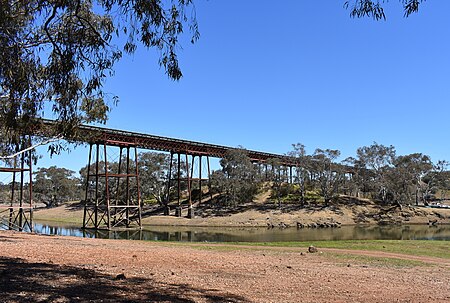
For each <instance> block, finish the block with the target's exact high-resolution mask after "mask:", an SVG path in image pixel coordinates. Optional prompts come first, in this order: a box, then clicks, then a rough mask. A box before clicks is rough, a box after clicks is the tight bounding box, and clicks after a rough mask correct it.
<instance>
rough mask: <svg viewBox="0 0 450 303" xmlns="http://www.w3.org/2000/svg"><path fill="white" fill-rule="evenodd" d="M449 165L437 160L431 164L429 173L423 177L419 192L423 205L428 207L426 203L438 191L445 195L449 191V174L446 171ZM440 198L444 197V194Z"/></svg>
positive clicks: (446, 162)
mask: <svg viewBox="0 0 450 303" xmlns="http://www.w3.org/2000/svg"><path fill="white" fill-rule="evenodd" d="M449 164H450V163H449V162H448V161H445V160H439V161H437V162H436V163H434V164H433V167H432V169H431V171H429V172H428V173H427V174H426V175H425V176H423V178H422V183H421V186H422V188H421V192H422V201H423V203H424V204H425V205H428V201H429V200H430V199H431V198H432V196H433V195H434V194H435V193H437V192H438V191H439V190H441V191H442V192H443V193H445V192H446V191H447V190H448V189H450V172H449V171H448V166H449ZM442 196H445V194H443V195H442Z"/></svg>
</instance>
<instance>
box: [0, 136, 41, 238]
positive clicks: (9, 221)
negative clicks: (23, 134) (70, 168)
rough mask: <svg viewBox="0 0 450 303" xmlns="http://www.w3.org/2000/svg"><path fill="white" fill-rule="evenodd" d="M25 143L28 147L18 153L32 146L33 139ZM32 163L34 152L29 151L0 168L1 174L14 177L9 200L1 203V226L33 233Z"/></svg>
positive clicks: (9, 160)
mask: <svg viewBox="0 0 450 303" xmlns="http://www.w3.org/2000/svg"><path fill="white" fill-rule="evenodd" d="M23 142H26V143H25V145H26V146H22V148H21V149H19V148H17V150H16V151H17V152H19V150H26V148H28V147H29V146H31V138H28V139H24V140H23ZM32 162H33V159H32V151H31V150H29V151H27V152H22V153H20V154H19V155H17V156H15V157H13V158H11V159H8V160H7V161H5V167H0V174H2V175H3V174H11V175H12V176H11V177H12V182H11V183H10V185H11V191H10V197H9V200H5V201H0V225H2V226H3V227H5V228H7V229H10V230H18V231H30V232H32V231H33V199H32V193H33V173H32V172H33V169H32V168H33V167H32V166H33V164H32ZM26 174H28V176H27V175H26ZM5 198H6V197H5ZM0 199H1V198H0Z"/></svg>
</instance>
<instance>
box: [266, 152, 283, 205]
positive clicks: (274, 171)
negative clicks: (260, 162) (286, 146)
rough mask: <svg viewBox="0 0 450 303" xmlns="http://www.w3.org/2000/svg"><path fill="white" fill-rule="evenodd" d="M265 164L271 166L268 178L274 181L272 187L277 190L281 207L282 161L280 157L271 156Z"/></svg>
mask: <svg viewBox="0 0 450 303" xmlns="http://www.w3.org/2000/svg"><path fill="white" fill-rule="evenodd" d="M265 164H266V165H267V166H268V167H270V169H268V171H267V180H268V181H270V182H272V188H273V189H274V190H275V195H276V198H277V202H278V207H281V187H282V184H283V176H282V170H283V165H282V162H281V160H280V159H279V158H270V159H267V161H266V163H265Z"/></svg>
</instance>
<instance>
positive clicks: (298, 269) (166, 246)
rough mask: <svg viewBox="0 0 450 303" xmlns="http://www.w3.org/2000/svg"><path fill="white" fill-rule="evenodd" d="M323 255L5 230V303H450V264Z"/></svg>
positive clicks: (0, 289) (1, 240)
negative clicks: (405, 263) (350, 260)
mask: <svg viewBox="0 0 450 303" xmlns="http://www.w3.org/2000/svg"><path fill="white" fill-rule="evenodd" d="M323 251H324V253H323V254H321V253H315V254H310V253H306V250H305V248H298V249H296V248H294V249H292V248H289V249H288V248H286V249H283V248H276V249H272V248H261V247H258V248H257V247H230V246H226V245H211V244H195V245H186V244H170V243H154V242H139V241H126V240H123V241H122V240H100V239H84V238H73V237H58V236H42V235H32V234H25V233H17V232H10V231H0V302H450V264H449V262H448V260H442V263H441V262H439V261H440V260H439V259H438V258H427V257H424V258H421V257H414V258H411V259H412V260H414V261H421V262H425V263H426V264H427V266H396V265H384V266H382V265H377V264H372V263H370V262H369V263H364V261H361V260H360V261H355V262H354V263H351V264H349V263H348V261H347V260H344V259H339V258H337V259H336V258H334V257H333V256H334V254H339V253H342V254H343V255H347V254H348V253H352V254H360V255H361V257H373V256H376V255H374V253H373V252H370V253H369V254H367V252H358V251H356V252H352V251H345V250H344V251H339V250H332V251H331V250H323ZM332 254H333V255H332ZM380 257H391V258H398V259H409V258H410V257H408V256H406V255H399V254H393V255H391V256H387V255H385V256H383V255H380ZM339 260H341V261H339Z"/></svg>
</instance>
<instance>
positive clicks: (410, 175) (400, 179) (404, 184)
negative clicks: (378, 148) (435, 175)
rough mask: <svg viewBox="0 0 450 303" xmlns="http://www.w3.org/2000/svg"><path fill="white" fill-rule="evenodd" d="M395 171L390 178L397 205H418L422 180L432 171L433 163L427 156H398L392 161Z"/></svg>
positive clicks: (417, 154) (415, 154) (419, 154)
mask: <svg viewBox="0 0 450 303" xmlns="http://www.w3.org/2000/svg"><path fill="white" fill-rule="evenodd" d="M394 167H395V169H394V170H392V175H393V176H392V177H391V178H390V183H391V190H392V191H393V192H394V194H395V195H394V197H395V199H397V201H398V202H399V203H402V204H405V203H409V204H412V202H413V200H414V202H415V204H416V205H418V204H419V197H420V191H421V188H422V183H423V181H422V179H423V177H424V176H425V175H427V174H428V173H430V172H431V171H432V169H433V163H432V162H431V159H430V157H429V156H427V155H423V154H421V153H414V154H410V155H405V156H399V157H397V158H396V159H395V161H394Z"/></svg>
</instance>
